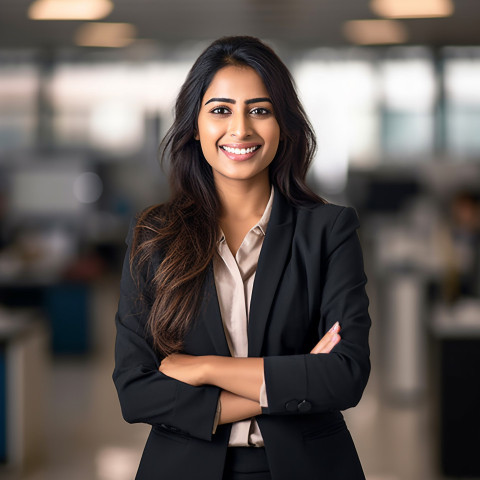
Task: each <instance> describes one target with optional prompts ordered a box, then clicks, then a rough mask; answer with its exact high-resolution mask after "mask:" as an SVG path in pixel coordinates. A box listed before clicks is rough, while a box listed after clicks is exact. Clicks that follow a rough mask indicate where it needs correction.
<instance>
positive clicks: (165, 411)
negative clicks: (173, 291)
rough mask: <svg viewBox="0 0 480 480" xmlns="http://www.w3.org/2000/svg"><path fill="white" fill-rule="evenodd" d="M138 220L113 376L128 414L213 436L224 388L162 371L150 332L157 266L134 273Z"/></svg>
mask: <svg viewBox="0 0 480 480" xmlns="http://www.w3.org/2000/svg"><path fill="white" fill-rule="evenodd" d="M133 226H134V222H133V221H132V223H131V225H130V229H129V233H128V236H127V240H126V243H127V247H128V248H127V252H126V255H125V261H124V264H123V272H122V278H121V282H120V299H119V304H118V311H117V314H116V317H115V324H116V329H117V334H116V343H115V368H114V371H113V381H114V383H115V387H116V389H117V393H118V398H119V400H120V406H121V410H122V415H123V417H124V419H125V420H126V421H127V422H129V423H137V422H143V423H148V424H151V425H156V426H161V427H162V428H164V429H166V430H169V431H171V432H173V433H179V434H187V435H191V436H193V437H198V438H201V439H204V440H211V439H212V431H213V424H214V418H215V414H216V409H217V403H218V397H219V393H220V390H219V389H218V388H217V387H214V386H210V385H206V386H201V387H193V386H191V385H188V384H186V383H183V382H180V381H178V380H176V379H173V378H171V377H168V376H166V375H164V374H163V373H161V372H160V371H159V370H158V367H159V365H160V361H161V358H159V356H158V355H157V353H156V351H155V350H154V349H153V346H152V341H151V338H150V336H149V335H148V333H147V331H146V321H147V318H148V313H149V307H148V305H149V303H148V301H147V302H141V301H140V300H139V298H140V296H141V294H143V295H144V296H145V297H147V296H148V294H147V288H148V285H149V282H150V279H151V270H152V266H151V265H150V267H149V268H147V269H145V270H144V271H143V272H140V275H139V279H138V281H137V279H134V278H132V274H131V271H130V265H129V256H130V249H131V240H132V233H133Z"/></svg>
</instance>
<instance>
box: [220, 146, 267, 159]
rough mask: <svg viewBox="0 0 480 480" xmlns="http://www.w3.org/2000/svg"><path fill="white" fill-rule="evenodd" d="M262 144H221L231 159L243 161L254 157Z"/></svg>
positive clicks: (221, 148)
mask: <svg viewBox="0 0 480 480" xmlns="http://www.w3.org/2000/svg"><path fill="white" fill-rule="evenodd" d="M260 147H261V145H252V144H250V145H220V150H222V152H223V153H224V154H225V155H226V156H227V157H228V158H230V160H235V161H238V162H240V161H243V160H248V159H249V158H251V157H253V156H254V155H255V153H256V152H257V151H258V149H259V148H260Z"/></svg>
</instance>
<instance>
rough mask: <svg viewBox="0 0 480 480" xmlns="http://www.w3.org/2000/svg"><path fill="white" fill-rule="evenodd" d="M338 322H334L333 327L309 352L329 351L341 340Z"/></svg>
mask: <svg viewBox="0 0 480 480" xmlns="http://www.w3.org/2000/svg"><path fill="white" fill-rule="evenodd" d="M339 331H340V324H339V323H338V322H336V323H335V324H334V325H333V327H332V328H331V329H330V330H329V331H328V332H327V333H326V334H325V335H324V336H323V337H322V339H321V340H320V341H319V342H318V343H317V344H316V345H315V346H314V347H313V348H312V350H311V351H310V353H330V352H331V351H332V348H333V347H334V346H335V345H336V344H337V343H338V342H340V340H341V337H340V335H339V334H338V332H339Z"/></svg>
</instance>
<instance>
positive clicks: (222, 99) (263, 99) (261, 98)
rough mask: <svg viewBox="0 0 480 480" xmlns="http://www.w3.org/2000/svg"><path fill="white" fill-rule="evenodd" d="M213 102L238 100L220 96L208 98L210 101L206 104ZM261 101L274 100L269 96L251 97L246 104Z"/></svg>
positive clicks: (233, 101) (234, 101)
mask: <svg viewBox="0 0 480 480" xmlns="http://www.w3.org/2000/svg"><path fill="white" fill-rule="evenodd" d="M211 102H224V103H233V104H235V103H237V101H236V100H234V99H233V98H222V97H218V98H211V99H210V100H208V102H206V103H205V105H207V104H209V103H211ZM260 102H270V103H272V101H271V100H270V99H269V98H268V97H258V98H250V99H249V100H245V105H250V104H251V103H260Z"/></svg>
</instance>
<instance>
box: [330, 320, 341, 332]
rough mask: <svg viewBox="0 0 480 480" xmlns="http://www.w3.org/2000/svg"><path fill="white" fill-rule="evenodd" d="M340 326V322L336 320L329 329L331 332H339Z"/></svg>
mask: <svg viewBox="0 0 480 480" xmlns="http://www.w3.org/2000/svg"><path fill="white" fill-rule="evenodd" d="M338 327H339V325H338V322H335V323H334V324H333V327H332V328H331V329H330V330H329V332H330V333H335V332H337V331H338Z"/></svg>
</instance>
